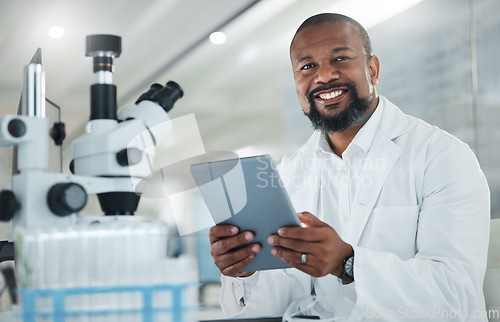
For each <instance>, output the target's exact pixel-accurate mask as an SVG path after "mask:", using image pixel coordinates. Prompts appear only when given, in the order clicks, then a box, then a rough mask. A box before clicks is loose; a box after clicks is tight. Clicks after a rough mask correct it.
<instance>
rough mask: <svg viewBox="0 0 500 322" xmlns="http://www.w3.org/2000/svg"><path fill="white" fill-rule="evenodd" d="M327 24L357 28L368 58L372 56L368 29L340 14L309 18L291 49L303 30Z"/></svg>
mask: <svg viewBox="0 0 500 322" xmlns="http://www.w3.org/2000/svg"><path fill="white" fill-rule="evenodd" d="M327 22H329V23H335V22H345V23H348V24H350V25H351V26H353V27H355V28H356V29H357V30H358V32H359V36H360V37H361V41H362V42H363V47H364V48H365V52H366V55H368V56H371V55H372V42H371V40H370V36H368V32H366V29H365V28H364V27H363V26H362V25H361V24H360V23H359V22H357V21H356V20H354V19H352V18H351V17H348V16H344V15H341V14H340V13H320V14H317V15H314V16H312V17H309V18H307V19H306V20H305V21H304V22H303V23H302V24H301V25H300V27H299V28H298V29H297V31H296V32H295V35H294V36H293V39H292V42H291V43H290V49H291V47H292V44H293V41H294V40H295V37H297V34H298V33H299V32H300V31H301V30H302V29H304V28H306V27H309V26H315V25H321V24H324V23H327Z"/></svg>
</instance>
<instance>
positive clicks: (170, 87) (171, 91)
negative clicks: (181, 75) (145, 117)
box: [136, 81, 184, 113]
mask: <svg viewBox="0 0 500 322" xmlns="http://www.w3.org/2000/svg"><path fill="white" fill-rule="evenodd" d="M183 95H184V92H183V90H182V88H181V87H180V86H179V84H177V83H176V82H174V81H169V82H168V83H167V84H166V85H165V86H161V85H160V84H158V83H155V84H153V85H151V87H150V88H149V90H148V91H147V92H146V93H144V94H142V95H141V96H140V97H139V99H138V100H137V102H136V104H139V103H140V102H142V101H153V102H155V103H158V104H159V105H160V106H161V107H163V109H164V110H165V112H167V113H168V112H169V111H170V110H171V109H172V107H173V106H174V103H175V102H176V101H177V100H178V99H179V98H181V97H182V96H183Z"/></svg>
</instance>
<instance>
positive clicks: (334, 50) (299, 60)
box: [295, 47, 354, 64]
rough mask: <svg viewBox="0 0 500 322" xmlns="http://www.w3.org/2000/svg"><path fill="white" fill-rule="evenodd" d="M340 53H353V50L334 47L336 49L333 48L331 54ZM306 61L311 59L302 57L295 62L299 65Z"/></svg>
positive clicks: (310, 57)
mask: <svg viewBox="0 0 500 322" xmlns="http://www.w3.org/2000/svg"><path fill="white" fill-rule="evenodd" d="M341 51H351V52H353V51H354V49H352V48H350V47H336V48H333V49H332V53H334V54H336V53H338V52H341ZM308 59H312V56H304V57H301V58H299V59H297V61H296V62H295V63H296V64H300V63H301V62H303V61H304V60H308Z"/></svg>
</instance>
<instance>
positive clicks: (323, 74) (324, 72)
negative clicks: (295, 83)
mask: <svg viewBox="0 0 500 322" xmlns="http://www.w3.org/2000/svg"><path fill="white" fill-rule="evenodd" d="M339 78H340V73H339V71H338V70H337V69H336V68H335V67H334V66H332V65H330V64H321V65H320V66H319V67H318V71H317V74H316V77H315V79H314V81H315V83H317V84H326V83H328V82H330V81H333V80H338V79H339Z"/></svg>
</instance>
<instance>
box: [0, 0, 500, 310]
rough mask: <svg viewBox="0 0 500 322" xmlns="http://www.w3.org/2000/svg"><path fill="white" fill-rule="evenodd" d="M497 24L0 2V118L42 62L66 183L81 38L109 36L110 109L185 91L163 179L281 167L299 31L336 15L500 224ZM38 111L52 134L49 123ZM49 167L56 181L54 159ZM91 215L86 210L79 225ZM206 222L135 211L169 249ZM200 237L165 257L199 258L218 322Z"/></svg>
mask: <svg viewBox="0 0 500 322" xmlns="http://www.w3.org/2000/svg"><path fill="white" fill-rule="evenodd" d="M499 11H500V1H498V0H307V1H304V0H260V1H254V0H206V1H203V0H141V1H136V0H87V1H68V0H46V1H28V0H19V1H7V0H0V114H1V115H3V114H15V113H16V111H17V107H18V103H19V96H20V93H21V89H22V70H23V67H24V65H26V64H27V63H28V62H29V60H30V59H31V57H32V55H33V53H34V52H35V50H36V49H37V48H39V47H40V48H42V54H43V65H44V66H45V71H46V96H47V98H49V99H50V100H52V101H53V102H55V103H56V104H58V105H59V106H61V114H62V121H63V122H65V123H66V129H67V139H66V141H65V143H64V145H63V162H62V163H63V164H62V165H63V171H64V172H69V171H68V164H69V162H70V161H71V160H70V159H71V141H72V140H74V139H75V138H77V137H79V136H81V135H82V134H84V133H85V124H86V122H87V121H88V119H89V86H90V85H91V84H92V83H94V82H95V80H94V75H93V73H92V60H91V59H90V58H88V57H85V37H86V36H87V35H90V34H101V33H102V34H114V35H119V36H121V37H122V54H121V56H120V57H119V58H117V59H116V60H115V73H114V84H116V85H117V87H118V103H119V106H121V105H123V104H126V103H133V102H135V100H136V98H137V97H138V96H139V95H140V94H141V93H143V92H144V91H146V90H147V89H148V88H149V85H150V84H151V83H155V82H158V83H163V84H164V83H166V82H167V81H168V80H174V81H176V82H178V83H179V84H180V85H181V86H182V88H183V89H184V97H183V98H182V99H180V100H179V101H178V102H177V103H176V105H175V107H174V109H173V110H172V111H171V112H170V116H171V117H172V118H173V119H176V118H177V119H185V118H182V117H188V118H189V120H190V121H189V122H187V123H186V126H185V127H182V126H181V128H180V129H179V131H178V132H176V133H175V135H174V136H173V138H172V139H171V140H168V142H167V144H165V145H164V146H162V147H160V149H159V151H158V155H157V159H158V160H161V161H160V163H161V164H162V165H168V164H171V163H174V162H177V161H180V160H182V159H183V158H186V157H189V156H190V155H192V154H193V153H194V152H193V153H191V152H189V151H190V149H191V150H197V151H199V149H200V147H201V149H204V150H205V151H232V152H235V153H237V154H238V155H240V156H246V155H256V154H266V153H267V154H271V155H272V156H273V158H274V159H276V160H277V161H279V159H280V158H281V157H282V156H283V154H284V153H286V152H287V151H291V150H293V149H294V148H296V147H298V146H300V145H301V144H303V143H304V142H305V141H306V140H307V138H308V136H309V134H310V133H311V132H312V129H311V128H310V126H309V121H308V120H307V118H306V117H305V116H304V115H303V113H302V110H301V109H300V106H299V104H298V101H297V98H296V94H295V88H294V82H293V76H292V72H291V69H290V62H289V53H288V49H289V44H290V40H291V38H292V36H293V34H294V32H295V30H296V28H297V27H298V26H299V25H300V23H301V22H302V21H303V20H304V19H306V18H307V17H309V16H311V15H313V14H316V13H320V12H338V13H343V14H346V15H349V16H351V17H353V18H355V19H357V20H358V21H359V22H360V23H361V24H363V25H364V26H365V27H366V28H367V30H368V33H369V34H370V36H371V39H372V44H373V49H374V53H375V54H376V55H378V56H379V58H380V61H381V77H380V83H379V85H378V91H379V93H380V94H382V95H384V96H386V97H387V98H389V100H391V101H392V102H394V103H395V104H397V105H398V106H399V107H400V108H401V109H402V110H403V111H404V112H406V113H407V114H410V115H413V116H416V117H419V118H422V119H423V120H425V121H426V122H428V123H430V124H432V125H436V126H438V127H440V128H442V129H444V130H446V131H448V132H450V133H451V134H453V135H455V136H457V137H458V138H460V139H461V140H463V141H465V142H466V143H468V144H469V145H470V146H471V148H472V149H473V150H474V152H475V153H476V155H477V157H478V159H479V162H480V164H481V166H482V168H483V170H484V172H485V174H486V177H487V179H488V182H489V184H490V189H491V206H492V212H491V214H492V217H493V218H498V217H500V168H499V166H498V160H500V158H499V156H500V153H499V151H498V148H497V147H498V146H499V144H500V127H498V124H499V122H498V121H499V117H500V112H499V111H500V91H499V87H500V60H499V59H498V57H499V54H500V38H499V35H500V18H498V16H497V13H498V12H499ZM47 106H48V107H47V108H48V115H49V116H50V117H51V118H52V119H53V121H54V120H55V119H56V117H57V111H56V110H55V109H53V108H52V107H50V106H49V105H47ZM51 155H52V156H53V160H52V165H51V166H52V168H53V169H54V170H55V171H56V170H58V169H59V158H58V151H57V149H56V148H55V147H51ZM11 158H12V155H11V149H7V148H3V149H0V188H2V189H5V188H9V187H10V185H11ZM457 175H460V174H459V173H457ZM99 212H100V210H99V207H98V205H97V203H96V202H95V201H91V202H90V203H89V205H88V207H87V208H86V209H85V211H84V212H83V214H82V215H85V214H90V213H91V214H96V213H99ZM205 212H206V209H205V208H203V205H202V201H201V200H199V198H194V199H192V200H191V199H190V200H185V207H184V214H185V216H183V218H181V219H179V218H176V219H174V218H173V216H172V211H171V209H170V205H169V201H168V198H164V199H144V200H141V204H140V207H139V211H138V214H140V215H143V216H146V217H150V218H161V219H164V220H165V221H166V222H167V223H169V226H170V227H171V229H170V232H171V234H172V236H174V237H175V236H179V235H182V234H179V232H178V231H179V229H178V227H179V226H180V225H193V223H196V222H197V221H198V220H201V219H199V218H200V216H205V215H206V214H205ZM207 234H208V233H207V230H206V229H202V230H198V232H196V233H192V234H187V235H184V236H179V237H178V238H172V239H171V240H172V241H171V244H170V245H169V248H170V252H171V253H170V254H171V255H172V256H178V255H179V254H183V253H186V254H189V255H191V256H193V257H194V258H196V262H197V265H198V276H199V279H200V281H201V282H202V285H203V291H202V292H201V295H202V298H201V301H202V305H204V307H205V308H206V309H207V310H208V309H212V310H214V311H215V312H216V313H214V314H215V315H217V314H219V312H218V311H217V303H216V302H217V291H218V283H219V273H218V271H217V269H216V268H215V266H214V265H213V264H212V260H211V256H210V254H209V251H208V250H209V245H208V237H207ZM0 240H11V229H10V226H9V224H5V223H2V224H0Z"/></svg>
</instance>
